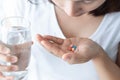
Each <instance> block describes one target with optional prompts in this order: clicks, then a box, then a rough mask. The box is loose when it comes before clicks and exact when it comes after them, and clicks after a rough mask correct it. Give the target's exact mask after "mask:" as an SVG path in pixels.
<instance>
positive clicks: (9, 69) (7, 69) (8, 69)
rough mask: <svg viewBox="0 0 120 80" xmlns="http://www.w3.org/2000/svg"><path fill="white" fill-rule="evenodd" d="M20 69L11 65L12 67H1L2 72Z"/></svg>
mask: <svg viewBox="0 0 120 80" xmlns="http://www.w3.org/2000/svg"><path fill="white" fill-rule="evenodd" d="M18 69H19V68H18V66H16V65H10V66H6V65H0V71H7V72H9V71H17V70H18Z"/></svg>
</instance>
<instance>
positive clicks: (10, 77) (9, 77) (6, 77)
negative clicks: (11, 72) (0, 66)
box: [0, 72, 14, 80]
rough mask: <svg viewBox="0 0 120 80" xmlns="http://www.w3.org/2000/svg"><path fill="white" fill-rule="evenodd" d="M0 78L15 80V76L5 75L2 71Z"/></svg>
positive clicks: (0, 79)
mask: <svg viewBox="0 0 120 80" xmlns="http://www.w3.org/2000/svg"><path fill="white" fill-rule="evenodd" d="M0 80H14V78H13V77H12V76H4V75H3V74H2V73H1V72H0Z"/></svg>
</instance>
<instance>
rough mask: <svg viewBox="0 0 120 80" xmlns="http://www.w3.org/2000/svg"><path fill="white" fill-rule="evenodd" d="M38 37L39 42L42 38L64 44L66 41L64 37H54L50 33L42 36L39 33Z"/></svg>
mask: <svg viewBox="0 0 120 80" xmlns="http://www.w3.org/2000/svg"><path fill="white" fill-rule="evenodd" d="M36 38H37V40H38V41H39V42H41V41H42V40H48V41H53V42H55V43H57V44H62V43H63V42H64V40H63V39H61V38H57V37H54V36H50V35H45V36H41V35H39V34H37V35H36Z"/></svg>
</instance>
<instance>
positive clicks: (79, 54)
mask: <svg viewBox="0 0 120 80" xmlns="http://www.w3.org/2000/svg"><path fill="white" fill-rule="evenodd" d="M52 2H53V3H54V4H55V11H56V16H57V20H58V23H59V25H60V28H61V30H62V31H63V34H64V35H65V37H66V39H61V38H58V37H54V36H50V35H45V36H42V35H40V34H38V35H37V36H36V38H37V41H38V42H39V43H40V44H41V45H43V46H44V47H45V48H46V49H47V50H48V51H49V52H51V54H53V55H55V56H57V57H59V58H61V59H63V60H65V61H66V62H68V63H69V64H80V63H85V62H87V61H89V60H92V61H93V63H94V65H95V68H96V71H97V73H98V75H99V78H100V80H119V75H120V68H119V66H118V65H120V49H118V56H117V57H118V58H117V64H116V63H115V62H113V61H112V60H111V59H110V58H109V57H108V55H107V53H106V52H105V51H104V49H103V48H102V47H101V46H100V45H98V44H97V43H96V42H94V41H92V40H90V39H88V37H90V36H91V35H92V34H93V33H94V32H95V31H96V29H97V28H98V26H99V24H100V22H101V21H102V19H103V17H104V16H99V17H95V16H93V15H89V14H88V12H89V11H91V10H94V9H96V8H97V7H99V6H100V5H101V4H103V3H104V0H94V2H91V3H90V4H84V3H82V2H81V1H79V0H78V1H71V0H52ZM85 23H87V24H85ZM95 23H97V24H95ZM91 24H92V25H91ZM71 25H72V26H71ZM73 25H75V26H73ZM83 26H84V27H83ZM74 28H75V29H74ZM80 29H81V30H80ZM69 32H71V33H72V34H71V33H69ZM72 44H74V45H76V46H77V49H76V50H75V51H70V50H69V49H68V48H69V47H70V45H72Z"/></svg>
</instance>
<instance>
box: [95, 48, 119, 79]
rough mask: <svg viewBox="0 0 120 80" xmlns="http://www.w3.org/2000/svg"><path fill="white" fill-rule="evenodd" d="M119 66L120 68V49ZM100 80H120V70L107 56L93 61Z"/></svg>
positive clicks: (102, 54) (104, 55) (103, 54)
mask: <svg viewBox="0 0 120 80" xmlns="http://www.w3.org/2000/svg"><path fill="white" fill-rule="evenodd" d="M117 57H118V59H117V64H118V65H119V66H120V48H119V53H118V56H117ZM93 63H94V64H95V67H96V70H97V72H98V74H99V77H100V80H120V68H119V67H118V66H117V65H116V64H115V63H114V62H113V61H112V60H111V59H110V58H109V57H108V56H107V55H106V54H105V53H101V55H100V56H98V57H96V58H95V59H93Z"/></svg>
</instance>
